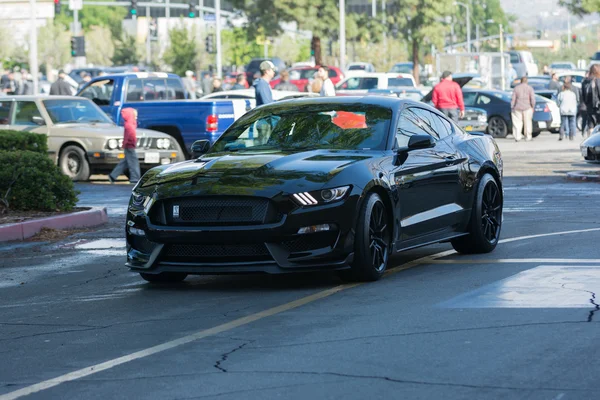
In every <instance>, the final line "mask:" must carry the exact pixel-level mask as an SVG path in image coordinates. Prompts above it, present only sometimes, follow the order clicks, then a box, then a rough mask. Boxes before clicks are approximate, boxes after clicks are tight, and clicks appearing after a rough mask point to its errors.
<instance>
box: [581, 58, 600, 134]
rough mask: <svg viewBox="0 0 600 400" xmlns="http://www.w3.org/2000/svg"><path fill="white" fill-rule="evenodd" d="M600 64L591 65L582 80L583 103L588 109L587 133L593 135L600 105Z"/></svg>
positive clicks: (599, 119) (598, 119)
mask: <svg viewBox="0 0 600 400" xmlns="http://www.w3.org/2000/svg"><path fill="white" fill-rule="evenodd" d="M599 85H600V65H598V64H593V65H592V66H591V67H590V70H589V72H588V76H587V78H586V79H584V80H583V82H581V97H582V103H585V107H586V109H587V127H586V128H587V132H585V133H586V135H587V136H589V135H591V131H592V130H593V129H594V128H595V127H596V125H598V122H599V121H600V118H599V115H598V114H599V111H600V110H599V106H600V89H599V87H598V86H599Z"/></svg>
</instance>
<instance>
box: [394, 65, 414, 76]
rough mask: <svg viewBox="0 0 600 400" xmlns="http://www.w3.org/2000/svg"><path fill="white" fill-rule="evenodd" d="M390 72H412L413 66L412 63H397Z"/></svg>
mask: <svg viewBox="0 0 600 400" xmlns="http://www.w3.org/2000/svg"><path fill="white" fill-rule="evenodd" d="M390 72H397V73H399V74H412V73H413V66H412V64H396V65H394V66H393V67H392V70H391V71H390Z"/></svg>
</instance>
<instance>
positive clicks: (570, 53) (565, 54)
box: [531, 42, 596, 71]
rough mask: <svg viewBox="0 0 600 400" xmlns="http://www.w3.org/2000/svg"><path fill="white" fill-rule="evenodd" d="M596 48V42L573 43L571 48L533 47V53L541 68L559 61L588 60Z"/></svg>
mask: <svg viewBox="0 0 600 400" xmlns="http://www.w3.org/2000/svg"><path fill="white" fill-rule="evenodd" d="M595 49H596V43H595V42H594V43H589V45H588V44H580V43H577V44H576V45H573V46H572V47H571V48H570V49H569V48H567V47H565V48H561V49H560V51H551V50H550V49H533V50H531V54H532V55H533V58H534V59H535V61H536V62H537V64H538V66H539V67H540V71H541V68H542V67H543V66H544V65H550V64H552V63H553V62H557V61H565V60H566V61H571V62H573V63H576V62H577V60H581V59H583V60H587V59H589V56H590V54H591V53H593V52H594V51H595Z"/></svg>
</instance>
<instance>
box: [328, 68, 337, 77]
mask: <svg viewBox="0 0 600 400" xmlns="http://www.w3.org/2000/svg"><path fill="white" fill-rule="evenodd" d="M336 76H337V72H335V71H334V70H333V69H330V70H329V77H330V78H335V77H336Z"/></svg>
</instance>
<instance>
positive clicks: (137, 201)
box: [131, 192, 146, 207]
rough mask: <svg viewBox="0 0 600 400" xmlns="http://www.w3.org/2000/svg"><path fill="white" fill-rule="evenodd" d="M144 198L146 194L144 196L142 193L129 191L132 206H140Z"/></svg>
mask: <svg viewBox="0 0 600 400" xmlns="http://www.w3.org/2000/svg"><path fill="white" fill-rule="evenodd" d="M145 199H146V196H144V195H143V194H140V193H136V192H132V193H131V202H132V203H133V205H134V206H138V207H141V206H142V205H143V204H144V200H145Z"/></svg>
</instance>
